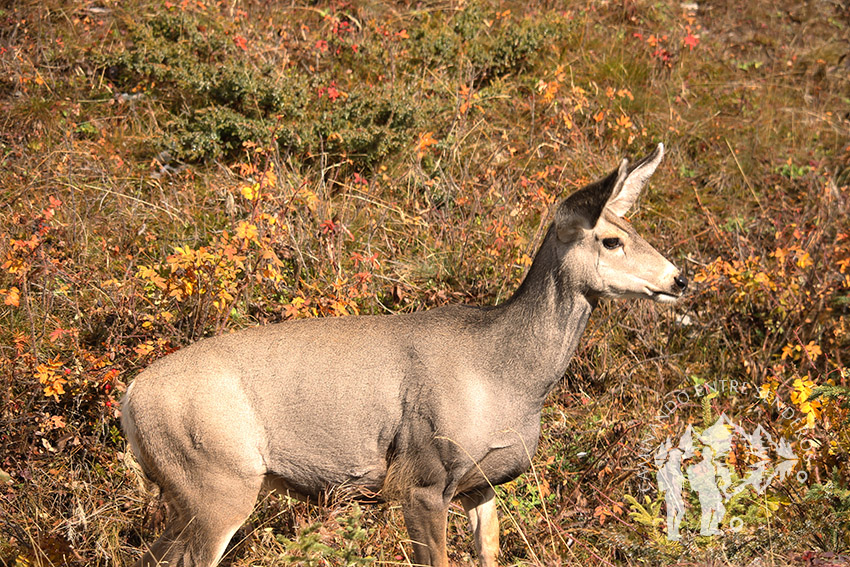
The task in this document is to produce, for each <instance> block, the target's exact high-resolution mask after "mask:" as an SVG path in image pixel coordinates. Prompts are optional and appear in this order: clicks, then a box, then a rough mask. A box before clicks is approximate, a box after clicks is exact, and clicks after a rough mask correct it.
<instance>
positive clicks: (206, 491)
mask: <svg viewBox="0 0 850 567" xmlns="http://www.w3.org/2000/svg"><path fill="white" fill-rule="evenodd" d="M262 482H263V479H262V477H257V478H251V479H240V478H233V477H232V476H229V477H228V476H225V475H206V478H204V479H203V481H202V482H201V483H199V484H197V485H193V488H194V489H195V490H192V494H185V493H176V492H175V491H174V490H171V491H168V490H166V489H164V490H163V496H164V497H165V498H166V501H167V502H168V504H169V510H168V512H169V515H170V517H169V521H168V524H167V525H166V527H165V530H164V531H163V533H162V535H161V536H160V538H159V539H158V540H157V541H156V542H155V543H154V544H153V545H151V546H150V549H149V550H148V551H147V552H146V553H145V554H144V556H142V558H141V559H140V560H139V562H138V563H136V567H166V566H167V567H212V566H214V565H217V564H218V562H219V561H220V560H221V556H222V555H223V554H224V550H225V549H226V548H227V544H228V543H229V542H230V539H231V538H232V537H233V534H235V533H236V530H237V529H239V526H241V525H242V524H243V523H244V522H245V520H246V519H248V516H250V515H251V512H252V510H253V509H254V504H255V503H256V500H257V495H258V494H259V491H260V488H261V486H262ZM184 492H186V491H184Z"/></svg>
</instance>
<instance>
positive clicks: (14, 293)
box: [0, 287, 21, 307]
mask: <svg viewBox="0 0 850 567" xmlns="http://www.w3.org/2000/svg"><path fill="white" fill-rule="evenodd" d="M0 295H4V296H5V297H4V298H3V304H4V305H10V306H12V307H18V306H19V305H20V304H21V290H19V289H18V288H16V287H10V288H9V289H0Z"/></svg>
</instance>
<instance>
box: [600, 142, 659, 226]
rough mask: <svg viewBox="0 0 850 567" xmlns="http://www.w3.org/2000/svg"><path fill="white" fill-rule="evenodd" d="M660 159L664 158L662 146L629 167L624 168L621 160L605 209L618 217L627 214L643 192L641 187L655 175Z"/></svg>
mask: <svg viewBox="0 0 850 567" xmlns="http://www.w3.org/2000/svg"><path fill="white" fill-rule="evenodd" d="M662 157H664V144H658V147H656V148H655V151H654V152H652V153H651V154H649V155H648V156H646V157H645V158H643V159H642V160H640V161H638V162H637V163H635V164H634V165H632V166H631V167H624V164H625V163H626V161H625V160H623V163H621V164H620V169H619V171H618V174H617V181H616V183H614V190H613V191H612V192H611V197H609V199H608V202H607V203H606V205H605V208H606V209H608V210H609V211H611V212H612V213H614V214H615V215H617V216H618V217H622V216H623V215H625V214H626V213H627V212H629V209H630V208H632V205H634V204H635V201H637V198H638V195H640V192H641V191H642V190H643V186H644V185H646V182H647V181H649V178H650V177H651V176H652V174H653V173H655V169H656V168H657V167H658V164H659V163H661V158H662Z"/></svg>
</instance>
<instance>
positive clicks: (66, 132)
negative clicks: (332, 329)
mask: <svg viewBox="0 0 850 567" xmlns="http://www.w3.org/2000/svg"><path fill="white" fill-rule="evenodd" d="M0 6H2V7H0V22H2V24H1V25H0V69H2V72H0V110H2V111H0V116H3V117H5V118H4V119H3V127H2V129H0V219H2V224H0V319H2V326H0V335H2V340H0V564H2V565H8V566H15V567H23V566H31V565H39V566H47V565H112V564H115V565H124V564H129V562H130V560H131V559H132V558H135V557H137V556H138V555H139V554H140V552H141V549H142V545H143V543H142V542H143V541H150V540H151V539H152V538H153V537H154V535H155V534H156V533H157V531H158V529H160V528H161V526H162V519H163V513H164V509H163V507H162V506H161V505H160V504H159V503H158V502H157V500H156V499H155V498H153V496H152V495H150V494H149V493H147V492H145V491H144V490H143V489H142V486H141V485H140V483H139V481H138V477H137V475H136V473H135V471H134V469H133V463H132V459H131V458H130V457H129V456H128V455H127V454H126V453H125V450H126V444H125V440H124V438H123V435H122V433H121V431H120V427H119V423H118V419H117V418H118V415H119V401H120V398H121V395H122V393H123V392H124V391H125V390H126V388H127V385H128V384H129V383H130V382H131V381H132V379H133V377H134V376H135V375H136V374H137V373H138V372H139V371H140V370H141V369H142V368H144V367H145V366H146V365H148V364H149V363H150V362H152V361H153V360H155V359H157V358H159V357H161V356H163V355H165V354H167V353H169V352H171V351H173V350H175V349H178V348H180V347H182V346H184V345H186V344H188V343H190V342H192V341H194V340H196V339H198V338H201V337H205V336H210V335H214V334H218V333H226V332H229V331H231V330H235V329H240V328H244V327H247V326H250V325H256V324H264V323H271V322H276V321H282V320H286V319H293V318H301V317H330V316H345V315H352V314H367V313H368V314H373V313H395V312H406V311H412V310H417V309H425V308H428V307H432V306H436V305H442V304H445V303H450V302H460V303H471V304H492V303H496V302H500V301H504V300H505V299H506V298H508V297H509V296H510V294H511V293H512V291H513V290H514V289H515V288H516V286H517V284H518V283H519V281H520V280H521V279H522V276H523V274H524V271H525V270H526V268H527V267H528V265H529V263H530V258H531V256H533V253H534V251H535V247H536V246H537V244H538V243H539V242H540V239H541V237H542V234H543V230H544V229H545V226H546V224H547V222H548V220H549V217H548V215H549V212H550V208H551V205H552V204H553V203H554V202H555V201H556V200H557V199H559V198H560V197H561V196H564V195H566V194H568V193H569V192H570V191H572V190H573V189H575V188H577V187H579V186H581V185H583V184H584V183H586V182H588V181H589V180H591V179H594V178H596V177H598V176H599V175H600V174H602V173H606V172H608V171H609V170H611V169H613V168H614V167H615V166H616V164H617V163H618V160H619V159H621V158H622V157H624V156H632V157H635V156H640V155H644V154H645V153H647V152H648V151H650V150H651V148H652V147H653V146H654V145H655V144H657V143H658V142H664V143H665V146H666V147H667V149H668V152H667V157H666V158H665V161H664V162H663V163H662V165H661V168H660V169H659V171H658V172H657V173H656V175H655V176H654V177H653V181H652V182H651V185H652V187H651V188H650V190H649V191H648V192H647V195H646V197H645V198H644V200H643V202H642V203H641V206H640V209H639V211H638V212H637V213H636V214H634V215H633V216H632V219H631V220H632V222H633V223H635V224H636V225H638V227H639V229H640V231H641V233H642V234H644V235H645V236H646V237H647V239H648V240H649V241H650V242H652V243H653V245H655V246H656V248H658V249H659V250H660V251H662V252H664V253H665V255H667V256H668V257H670V258H671V259H672V260H673V261H674V262H676V263H677V264H678V265H679V266H681V267H683V268H684V269H685V270H686V272H687V273H688V274H689V276H690V277H691V279H692V281H693V285H692V292H691V293H690V294H689V296H688V298H687V299H686V300H685V301H684V302H682V303H680V304H678V305H676V306H674V307H672V308H665V307H660V306H657V305H651V304H647V303H603V304H602V305H601V306H600V307H599V309H598V310H597V311H596V313H595V314H594V316H593V318H592V320H591V324H590V327H589V328H588V331H587V333H586V334H585V337H584V339H583V341H582V346H581V347H580V349H579V352H578V353H577V355H576V357H575V359H574V361H573V363H572V365H571V368H570V371H569V372H568V374H567V376H566V377H565V379H564V382H563V385H562V387H560V388H559V389H558V390H557V391H556V393H555V394H554V395H553V396H552V397H551V399H550V400H549V403H548V405H547V407H546V410H545V413H544V421H545V423H544V428H543V429H544V436H543V439H542V441H541V447H540V449H539V450H538V452H537V454H536V456H535V458H534V467H533V470H532V471H531V472H529V473H528V474H526V475H525V476H523V477H522V478H520V479H519V480H518V481H516V482H514V483H511V484H508V485H505V486H503V487H501V488H500V489H499V498H500V509H501V514H502V520H501V523H502V533H503V534H504V537H503V557H502V561H503V562H504V563H505V564H522V565H532V564H533V565H537V564H543V565H550V564H551V565H586V564H588V563H591V562H592V563H593V564H598V565H696V564H699V565H735V566H738V565H742V566H743V565H786V564H798V565H820V566H827V565H846V564H847V563H848V562H849V561H850V560H848V556H850V536H848V534H850V486H848V481H850V468H848V464H847V463H848V452H850V423H848V419H850V416H848V410H850V400H848V387H849V386H850V372H848V370H847V369H846V364H847V362H848V360H847V359H848V358H850V354H848V353H850V220H848V219H850V215H848V201H849V200H850V98H848V97H850V78H848V77H850V54H848V42H847V37H848V26H850V17H848V14H850V12H848V8H847V6H846V5H845V4H844V3H842V2H841V1H835V2H812V3H798V2H790V1H787V2H786V1H781V2H766V1H762V0H760V1H756V2H748V3H737V2H728V1H725V0H721V1H719V2H711V3H707V4H702V3H699V4H697V3H680V2H678V1H672V0H661V1H659V2H646V1H643V0H630V1H623V2H611V1H595V2H555V3H552V2H531V3H523V2H511V1H508V2H495V1H490V0H466V1H460V2H451V3H450V2H443V3H440V2H437V3H424V4H415V3H414V4H406V3H396V4H389V3H378V2H362V3H349V2H345V1H338V0H332V1H325V0H322V1H320V2H318V3H309V4H305V5H300V6H299V5H292V4H285V3H277V2H262V1H259V0H243V1H241V2H235V1H229V0H228V1H222V2H212V1H211V0H128V1H124V2H116V1H114V0H103V1H100V2H83V1H82V0H68V1H62V2H60V1H59V0H43V1H41V2H6V3H2V4H0ZM724 415H725V416H726V418H727V420H728V421H729V422H733V423H734V424H737V425H738V426H740V427H741V428H743V430H745V431H747V432H752V431H753V430H755V429H756V428H757V427H761V428H762V430H764V431H766V432H768V433H770V435H771V436H772V438H773V439H775V440H779V439H785V440H788V443H789V444H790V447H791V453H786V456H787V457H789V458H790V457H793V459H791V461H793V462H792V465H793V468H791V469H789V470H790V472H789V474H787V475H785V478H784V479H782V480H781V481H780V479H779V478H776V479H774V480H775V481H774V482H772V483H770V486H769V487H768V488H767V489H766V490H762V491H756V490H752V489H747V490H743V491H740V492H738V493H736V495H735V496H734V497H732V498H731V499H730V500H729V501H728V502H727V503H726V516H725V518H724V520H723V521H722V522H721V523H720V529H721V530H722V532H723V533H722V535H715V536H701V535H699V532H700V519H701V518H700V501H699V500H698V499H697V495H696V494H695V493H694V492H693V491H692V492H690V493H688V496H687V498H686V502H685V513H684V518H683V522H682V529H681V531H682V538H681V540H679V541H672V540H670V539H668V538H667V537H666V535H667V533H666V531H665V530H666V528H667V526H666V523H667V512H666V510H667V507H666V504H665V498H664V495H663V494H662V493H660V492H659V490H658V485H657V482H656V477H655V469H656V464H657V461H656V460H655V457H656V455H657V449H658V447H660V446H663V444H664V443H665V441H670V440H672V442H673V443H674V444H675V442H677V439H678V438H679V437H680V436H681V434H682V431H684V429H685V426H686V425H687V424H690V425H691V426H692V427H693V429H694V430H695V431H696V432H697V433H698V434H700V433H704V432H705V431H706V430H707V428H708V427H709V426H710V425H711V424H713V423H715V422H717V421H718V419H722V416H724ZM745 449H746V447H743V446H741V445H740V443H738V444H735V445H733V448H732V450H731V451H730V452H729V454H728V455H727V456H726V458H725V461H724V462H725V466H726V467H727V468H728V471H729V473H730V475H731V476H730V481H731V482H733V483H736V485H740V483H741V482H742V481H744V480H746V479H747V478H750V477H748V474H751V473H752V471H753V470H756V469H757V468H758V467H757V466H756V465H757V464H758V462H757V456H754V455H753V454H752V453H748V452H747V451H746V450H745ZM754 467H755V468H754ZM450 520H451V523H452V526H451V528H450V531H449V537H450V542H449V547H450V553H451V559H452V560H453V561H456V562H459V563H464V564H468V563H470V562H471V561H472V560H473V557H472V555H471V554H472V543H471V540H470V537H469V536H468V534H467V530H466V526H465V521H464V518H463V517H462V511H461V510H460V509H458V510H457V514H453V515H452V517H451V518H450ZM404 537H405V535H404V531H403V522H402V518H401V514H400V512H399V510H398V509H397V508H396V507H395V506H393V505H391V504H387V505H381V506H370V507H365V506H364V507H362V508H361V507H360V506H359V505H357V504H355V503H352V502H350V501H348V500H346V499H345V498H344V497H341V496H339V497H338V496H335V495H330V497H329V500H328V502H326V503H324V505H322V506H318V507H309V506H307V505H305V504H302V503H298V502H295V501H290V500H286V499H278V498H268V499H265V500H263V501H261V502H259V503H258V506H257V510H256V514H255V515H254V517H253V518H252V521H251V522H250V524H248V525H246V526H245V527H244V528H243V530H242V531H240V532H239V534H238V535H237V537H236V538H234V541H233V544H232V546H231V549H230V551H229V552H228V555H227V561H229V562H231V563H232V564H233V565H239V566H243V565H244V566H247V565H289V564H297V565H348V564H363V565H366V564H370V565H371V564H396V563H402V564H403V563H406V562H408V556H407V554H408V553H409V546H407V545H406V543H405V542H404Z"/></svg>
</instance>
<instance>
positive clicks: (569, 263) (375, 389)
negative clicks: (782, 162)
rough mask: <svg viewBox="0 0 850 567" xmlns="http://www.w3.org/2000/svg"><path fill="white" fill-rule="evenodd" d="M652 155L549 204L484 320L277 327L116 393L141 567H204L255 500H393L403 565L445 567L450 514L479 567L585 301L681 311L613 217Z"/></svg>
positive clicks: (476, 310)
mask: <svg viewBox="0 0 850 567" xmlns="http://www.w3.org/2000/svg"><path fill="white" fill-rule="evenodd" d="M663 151H664V147H663V146H662V145H661V144H659V145H658V147H657V149H656V150H655V151H654V152H653V153H652V154H651V155H649V156H647V157H646V158H644V159H642V160H640V161H639V162H637V163H636V164H634V165H632V166H629V164H628V161H627V160H623V161H622V163H621V164H620V167H619V168H618V169H617V170H616V171H614V172H612V173H611V174H610V175H608V176H607V177H605V178H604V179H602V180H600V181H597V182H596V183H593V184H591V185H588V186H586V187H584V188H583V189H581V190H579V191H578V192H576V193H574V194H573V195H571V196H570V197H569V198H567V199H565V200H564V201H563V202H561V203H560V204H559V205H558V208H557V211H556V213H555V219H554V222H553V223H552V225H551V226H550V227H549V230H548V232H547V234H546V236H545V239H544V240H543V243H542V245H541V246H540V249H539V251H538V252H537V254H536V256H535V258H534V262H533V263H532V265H531V268H530V270H529V272H528V275H527V276H526V278H525V280H524V281H523V283H522V285H520V287H519V289H518V290H517V292H516V293H515V294H514V295H513V297H511V298H510V300H508V301H506V302H505V303H503V304H501V305H498V306H495V307H468V306H458V305H455V306H449V307H440V308H436V309H431V310H428V311H422V312H416V313H410V314H404V315H388V316H370V317H366V316H364V317H341V318H329V319H308V320H298V321H289V322H285V323H281V324H277V325H269V326H264V327H258V328H253V329H248V330H244V331H240V332H237V333H233V334H229V335H223V336H218V337H215V338H209V339H205V340H202V341H199V342H197V343H196V344H194V345H192V346H189V347H187V348H185V349H182V350H180V351H178V352H175V353H173V354H170V355H168V356H166V357H165V358H163V359H161V360H159V361H157V362H155V363H154V364H152V365H151V366H150V368H148V369H147V370H146V371H144V372H143V373H142V374H140V375H139V377H138V378H137V379H136V380H135V382H134V383H133V384H132V385H131V386H130V388H129V390H128V391H127V395H126V396H125V398H124V401H123V408H122V411H123V417H122V421H123V426H124V431H125V432H126V434H127V438H128V439H129V442H130V445H131V447H132V450H133V453H134V454H135V455H136V458H137V459H138V461H139V463H140V465H141V467H142V469H143V471H144V473H145V474H146V476H147V477H149V479H150V480H152V481H153V482H154V483H156V484H157V485H159V487H160V489H161V491H162V494H163V496H164V497H165V499H166V501H167V503H168V505H169V515H170V518H169V521H168V523H167V525H166V527H165V530H164V532H163V534H162V536H161V537H160V538H159V540H157V541H156V543H154V544H153V545H152V546H151V547H150V549H149V550H148V551H147V553H145V554H144V556H143V557H142V559H141V560H140V562H139V565H143V566H146V567H147V566H153V565H169V566H172V567H173V566H177V565H180V566H190V565H192V566H209V565H215V564H216V563H217V562H218V561H219V560H220V558H221V556H222V554H223V553H224V550H225V547H226V546H227V544H228V541H229V540H230V538H231V537H232V536H233V534H234V533H235V532H236V530H237V529H238V528H239V526H240V525H241V524H242V523H243V522H244V521H245V519H246V518H247V517H248V516H249V514H250V513H251V511H252V508H253V506H254V504H255V502H256V499H257V496H258V494H259V493H260V491H261V490H262V489H264V488H266V489H268V488H272V489H276V490H278V491H283V492H287V491H288V492H290V493H292V494H297V495H301V496H303V497H306V498H308V499H314V498H318V497H320V495H321V494H323V493H326V491H328V490H329V489H333V488H335V487H340V486H344V485H345V486H350V487H354V488H356V489H362V490H363V491H370V492H373V493H378V494H381V495H383V496H384V497H385V498H392V499H397V500H399V501H400V503H401V507H402V511H403V515H404V521H405V524H406V526H407V530H408V533H409V535H410V538H411V540H412V542H413V543H412V546H413V554H414V562H415V563H416V564H417V565H434V566H440V567H443V566H446V565H448V558H447V555H446V522H447V514H448V510H449V505H450V503H451V502H452V500H453V499H458V500H459V501H460V503H461V504H462V505H463V507H464V509H465V510H466V513H467V515H468V517H469V521H470V524H471V528H472V532H473V534H474V541H475V547H476V550H477V553H478V557H479V560H480V562H481V565H482V566H484V567H490V566H494V565H495V564H496V556H497V554H498V545H499V544H498V539H499V524H498V519H497V516H496V501H495V499H494V497H495V495H494V492H493V487H494V486H496V485H498V484H501V483H504V482H508V481H510V480H512V479H514V478H516V477H517V476H519V475H520V474H521V473H522V472H523V471H525V470H526V469H528V468H529V466H530V464H531V463H530V460H529V459H530V455H532V454H533V453H534V451H535V449H536V447H537V442H538V436H539V433H540V414H541V411H542V408H543V402H544V400H545V399H546V396H547V395H548V394H549V392H551V391H552V389H553V388H554V387H555V385H556V384H557V383H558V381H559V380H560V379H561V377H562V376H563V374H564V372H565V371H566V368H567V363H568V362H569V360H570V357H571V356H572V354H573V351H574V350H575V348H576V346H577V344H578V341H579V337H580V336H581V334H582V332H583V331H584V328H585V325H586V324H587V320H588V317H589V316H590V313H591V311H592V310H593V308H594V306H595V305H596V303H597V301H598V300H599V299H600V298H619V297H638V298H639V297H642V298H649V299H653V300H655V301H659V302H672V301H675V300H676V299H678V298H679V297H680V296H681V295H682V294H683V292H684V290H685V288H686V286H687V280H686V279H685V277H684V276H682V274H681V272H680V271H679V270H678V269H676V268H675V267H674V266H673V265H672V264H671V263H670V262H668V261H667V260H666V259H664V257H662V256H661V254H659V253H658V252H657V251H656V250H655V249H653V248H652V247H651V246H650V245H649V244H648V243H647V242H646V241H645V240H643V239H642V238H641V237H640V236H638V234H637V233H636V232H635V230H634V229H633V228H632V227H631V225H630V224H629V223H628V222H627V221H625V220H623V218H622V217H623V215H624V214H625V213H626V212H627V210H628V209H629V207H631V205H632V204H633V203H634V201H635V199H636V198H637V197H638V194H639V193H640V191H641V189H642V188H643V186H644V184H645V183H646V182H647V180H648V179H649V177H650V175H652V173H653V172H654V171H655V169H656V167H657V166H658V164H659V162H660V161H661V157H662V155H663Z"/></svg>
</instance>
